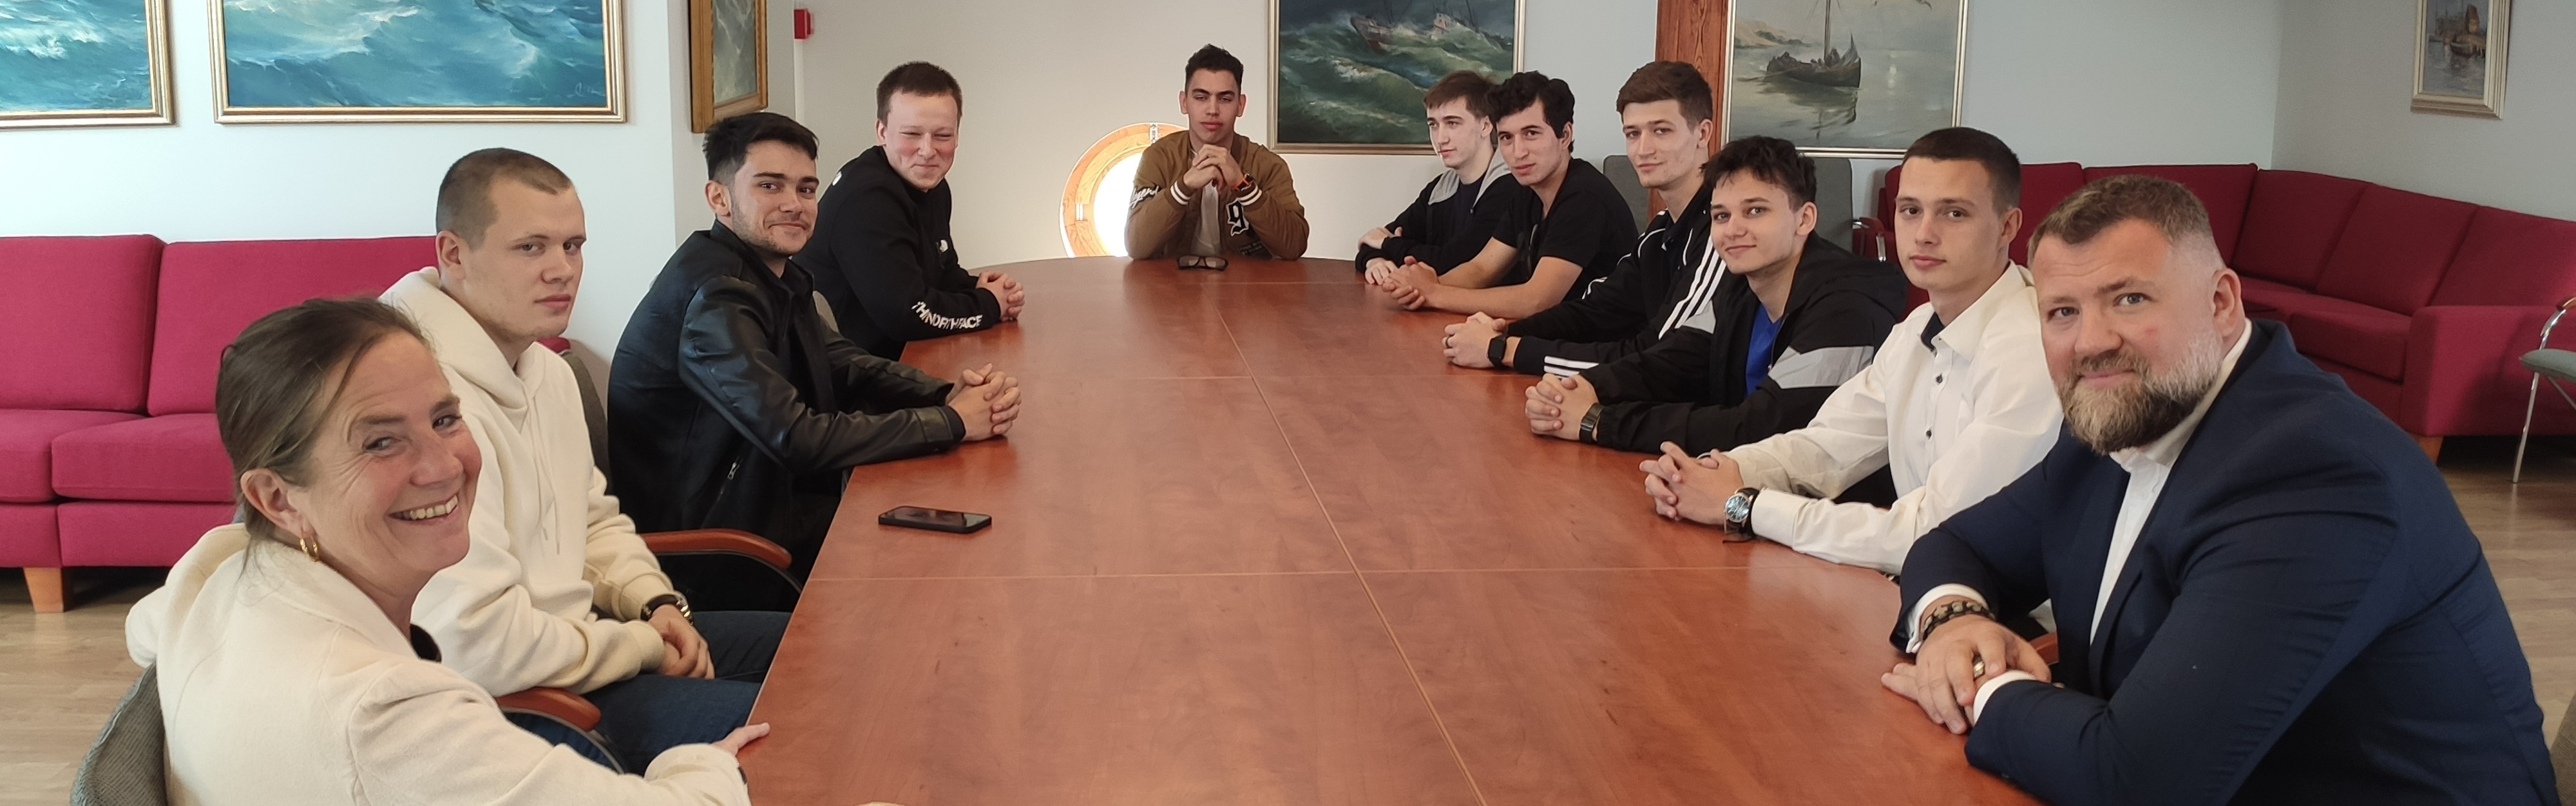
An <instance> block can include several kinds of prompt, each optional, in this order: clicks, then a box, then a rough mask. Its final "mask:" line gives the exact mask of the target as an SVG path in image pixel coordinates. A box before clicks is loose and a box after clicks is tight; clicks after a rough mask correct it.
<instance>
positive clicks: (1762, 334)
mask: <svg viewBox="0 0 2576 806" xmlns="http://www.w3.org/2000/svg"><path fill="white" fill-rule="evenodd" d="M1779 338H1780V323H1779V322H1778V321H1776V320H1773V319H1772V318H1771V309H1769V308H1764V307H1762V306H1759V305H1756V306H1754V307H1753V344H1752V346H1750V347H1748V348H1746V349H1745V351H1744V393H1745V394H1748V395H1749V394H1753V390H1755V389H1760V388H1762V382H1763V381H1765V380H1768V379H1770V377H1771V343H1772V342H1774V341H1777V340H1779Z"/></svg>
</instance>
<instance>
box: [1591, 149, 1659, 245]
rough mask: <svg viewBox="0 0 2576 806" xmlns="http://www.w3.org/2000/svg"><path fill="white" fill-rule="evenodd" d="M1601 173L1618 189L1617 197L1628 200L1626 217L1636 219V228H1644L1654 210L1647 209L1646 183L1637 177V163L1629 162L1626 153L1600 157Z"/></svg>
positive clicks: (1652, 215)
mask: <svg viewBox="0 0 2576 806" xmlns="http://www.w3.org/2000/svg"><path fill="white" fill-rule="evenodd" d="M1601 175H1602V176H1606V177H1609V178H1610V185H1611V186H1612V187H1615V188H1618V189H1619V198H1622V199H1626V200H1628V217H1629V218H1632V219H1636V223H1637V228H1638V229H1645V228H1646V220H1647V219H1649V218H1652V217H1654V215H1655V211H1653V210H1650V209H1647V208H1648V207H1649V206H1650V205H1648V204H1647V203H1646V183H1644V182H1642V181H1638V179H1637V164H1636V163H1633V162H1629V161H1628V155H1626V154H1612V155H1610V156H1607V157H1602V158H1601Z"/></svg>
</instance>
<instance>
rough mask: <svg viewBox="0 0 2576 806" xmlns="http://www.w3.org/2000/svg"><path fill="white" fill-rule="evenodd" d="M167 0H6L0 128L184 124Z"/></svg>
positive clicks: (0, 10) (1, 5) (0, 33)
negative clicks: (174, 81) (173, 87)
mask: <svg viewBox="0 0 2576 806" xmlns="http://www.w3.org/2000/svg"><path fill="white" fill-rule="evenodd" d="M169 20H170V11H169V8H168V7H167V6H166V5H164V2H163V0H0V128H33V127H39V126H153V125H166V124H170V123H175V122H177V121H178V118H177V117H176V112H175V111H174V109H173V107H172V104H171V98H170V96H171V92H170V27H169Z"/></svg>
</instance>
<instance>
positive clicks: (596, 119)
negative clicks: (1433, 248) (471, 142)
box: [207, 0, 626, 123]
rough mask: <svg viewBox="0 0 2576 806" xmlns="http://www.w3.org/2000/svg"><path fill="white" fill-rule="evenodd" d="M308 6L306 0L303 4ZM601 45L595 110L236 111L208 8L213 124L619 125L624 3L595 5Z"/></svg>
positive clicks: (218, 12)
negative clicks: (601, 96) (599, 94)
mask: <svg viewBox="0 0 2576 806" xmlns="http://www.w3.org/2000/svg"><path fill="white" fill-rule="evenodd" d="M308 1H310V0H308ZM598 2H599V4H600V46H601V48H602V49H603V51H604V52H603V54H602V55H603V57H604V58H603V59H602V64H603V67H604V69H605V71H606V75H605V76H604V78H605V84H604V85H603V88H604V90H605V91H604V99H603V100H604V102H603V103H602V104H600V105H597V106H505V105H493V106H318V105H317V106H247V105H245V106H236V105H234V104H233V100H232V76H231V74H230V72H231V71H230V67H231V61H230V60H229V59H227V58H226V57H225V54H224V8H225V7H226V6H227V5H230V4H229V3H226V2H222V0H216V2H213V3H210V4H209V5H211V6H212V7H213V8H212V9H211V10H210V12H209V13H210V15H211V19H210V20H209V21H208V27H207V38H208V39H210V40H212V51H213V56H214V85H215V122H217V123H624V122H626V0H598Z"/></svg>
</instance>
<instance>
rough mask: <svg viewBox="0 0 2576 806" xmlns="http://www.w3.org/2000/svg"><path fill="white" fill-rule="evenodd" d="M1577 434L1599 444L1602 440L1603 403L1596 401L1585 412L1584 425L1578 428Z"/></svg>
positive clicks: (1586, 440) (1585, 439) (1588, 441)
mask: <svg viewBox="0 0 2576 806" xmlns="http://www.w3.org/2000/svg"><path fill="white" fill-rule="evenodd" d="M1575 436H1578V437H1581V438H1582V440H1583V441H1584V442H1587V443H1595V444H1597V443H1599V442H1600V441H1601V404H1599V403H1594V404H1592V408H1591V409H1589V410H1586V411H1585V412H1583V425H1582V427H1581V428H1578V429H1576V433H1575Z"/></svg>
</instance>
